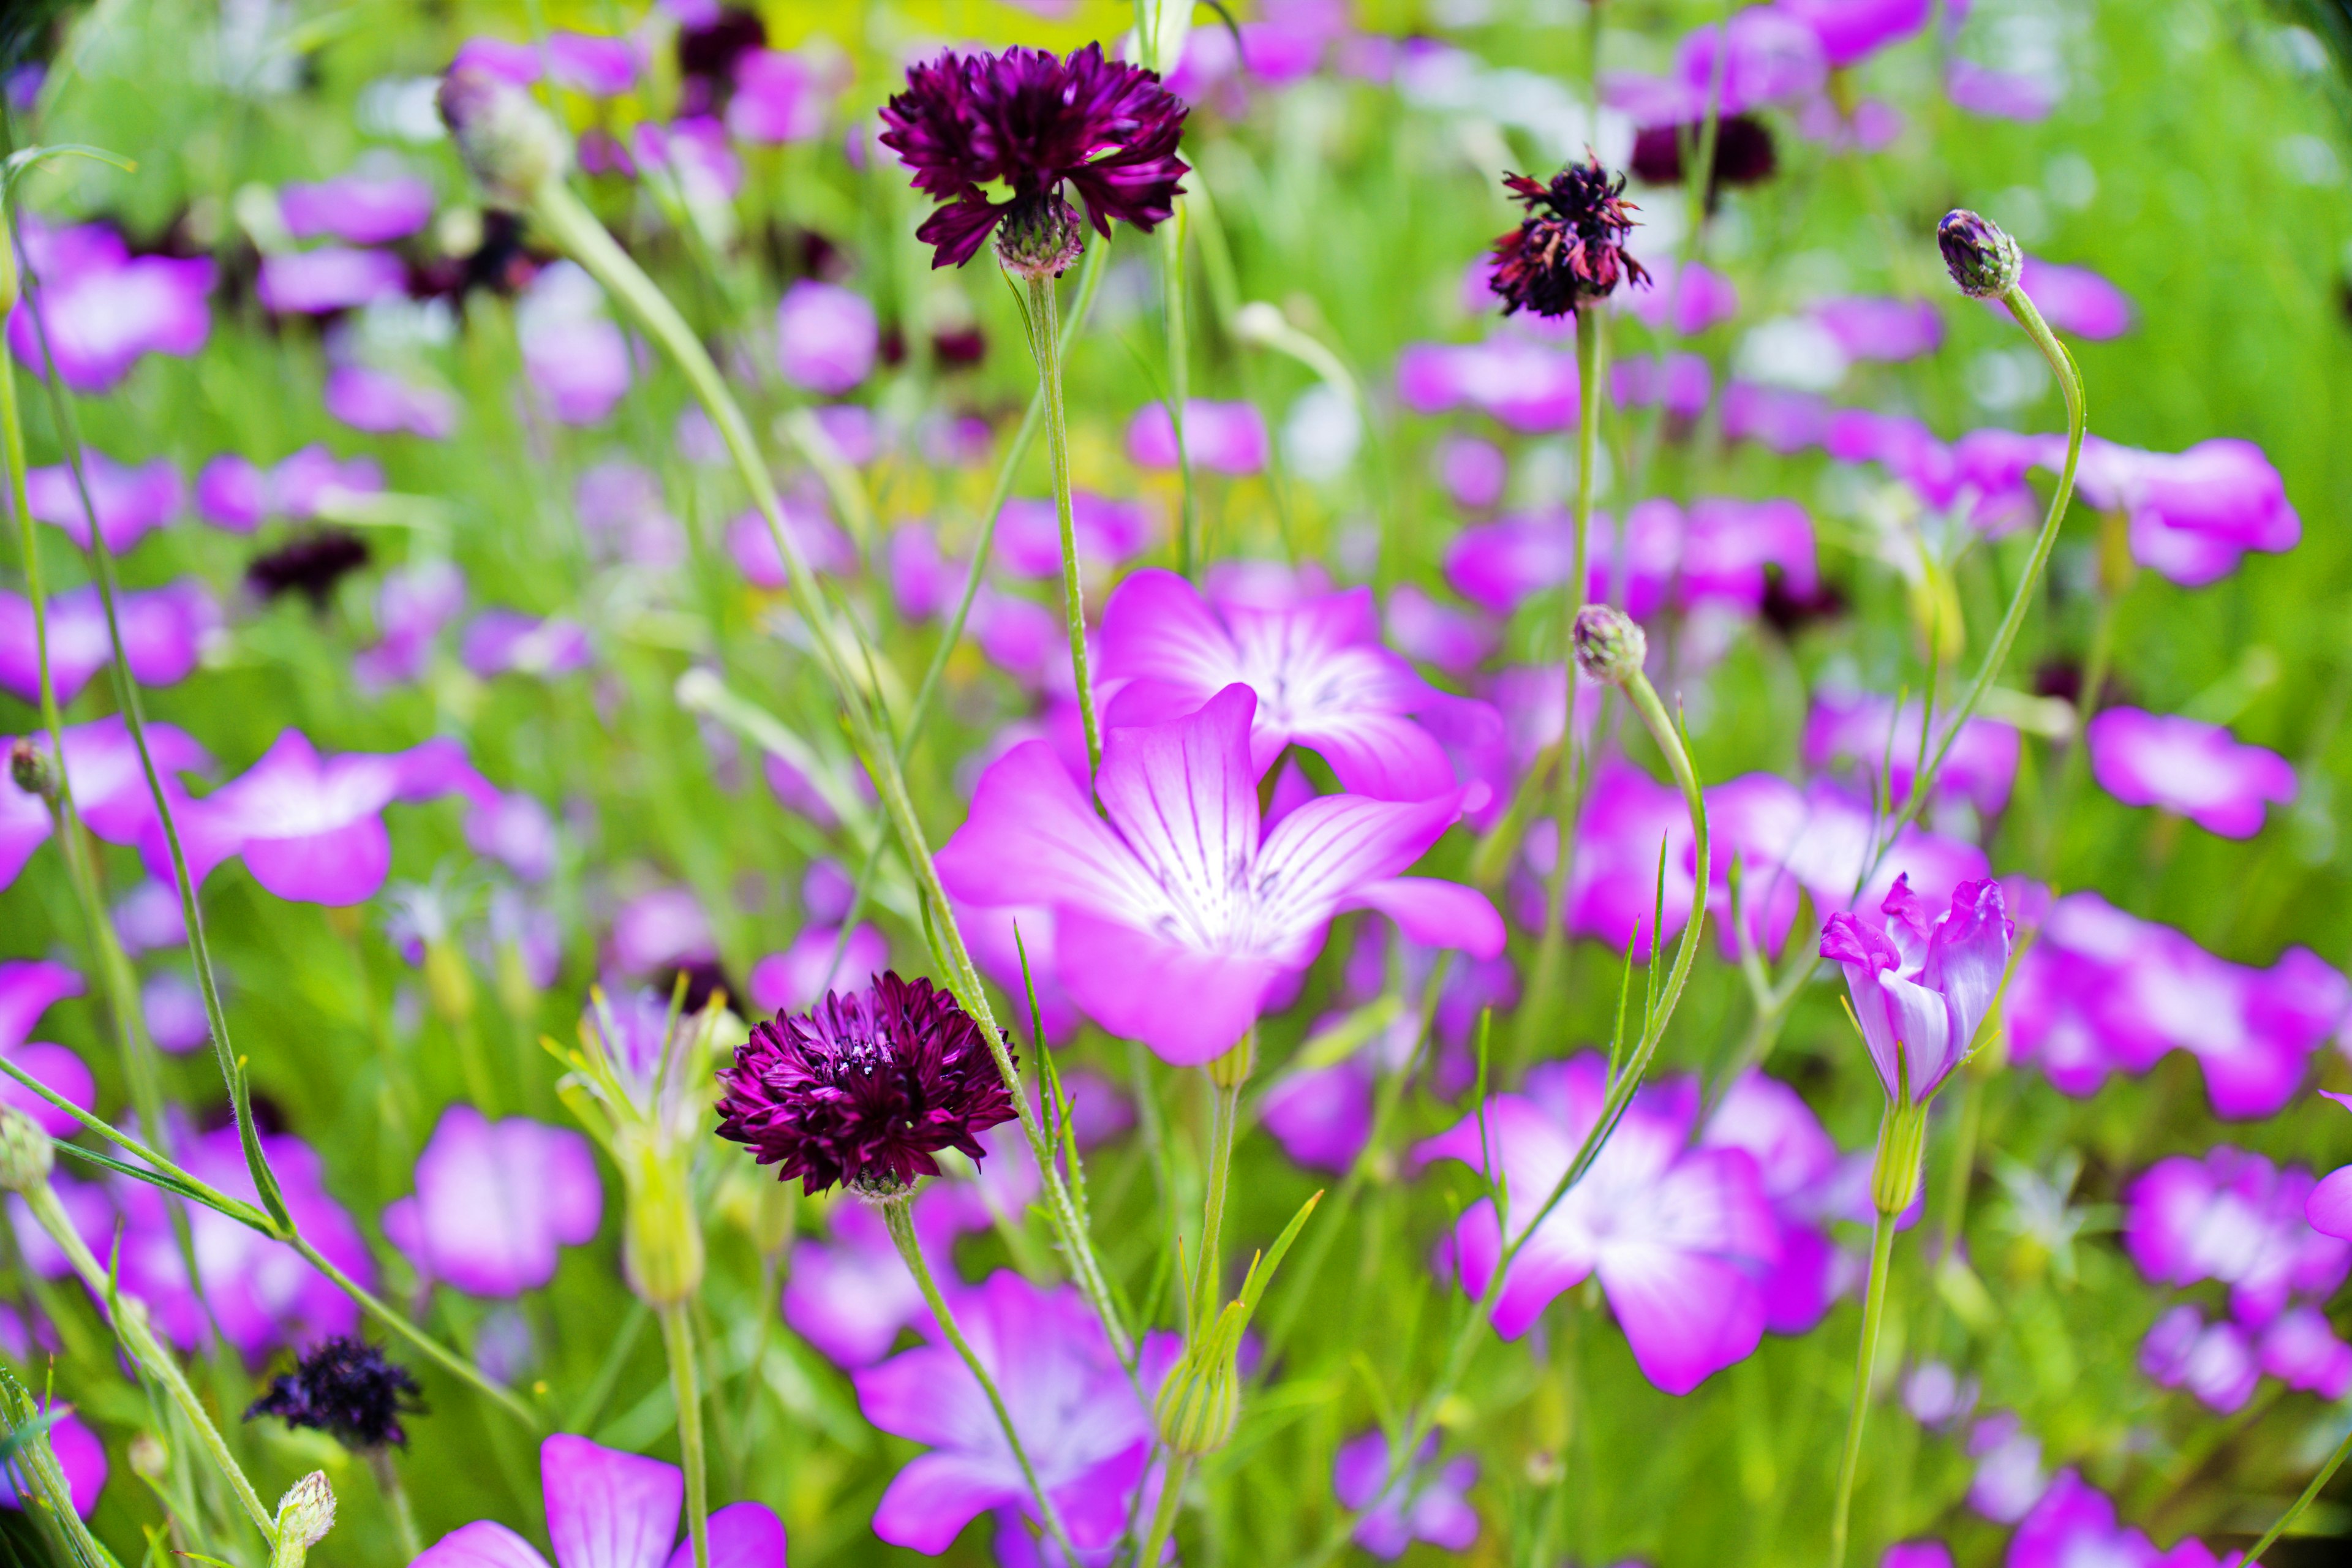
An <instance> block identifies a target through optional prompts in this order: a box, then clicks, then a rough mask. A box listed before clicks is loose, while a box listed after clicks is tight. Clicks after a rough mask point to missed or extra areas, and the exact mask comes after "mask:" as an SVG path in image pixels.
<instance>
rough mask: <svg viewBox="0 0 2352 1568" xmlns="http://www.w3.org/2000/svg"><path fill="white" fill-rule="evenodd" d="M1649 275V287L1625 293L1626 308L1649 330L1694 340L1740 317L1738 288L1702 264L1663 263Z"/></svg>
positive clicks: (1651, 270) (1651, 269) (1652, 269)
mask: <svg viewBox="0 0 2352 1568" xmlns="http://www.w3.org/2000/svg"><path fill="white" fill-rule="evenodd" d="M1650 273H1651V279H1650V286H1649V287H1648V288H1647V289H1637V290H1635V291H1634V292H1633V293H1631V294H1628V295H1627V296H1626V297H1625V308H1626V309H1627V310H1631V311H1633V317H1634V319H1635V320H1636V321H1640V322H1641V323H1642V324H1643V326H1646V327H1648V328H1649V329H1650V330H1651V331H1657V332H1667V331H1670V332H1673V333H1675V335H1676V336H1678V337H1685V338H1693V337H1696V336H1697V335H1698V334H1699V333H1701V332H1703V331H1706V330H1707V329H1708V328H1709V327H1713V326H1717V325H1720V324H1721V323H1723V322H1725V321H1730V320H1732V319H1733V318H1734V317H1736V316H1738V314H1739V290H1738V288H1736V287H1735V286H1734V285H1733V284H1732V281H1731V279H1728V278H1726V277H1725V276H1724V275H1723V274H1722V273H1720V272H1717V271H1716V270H1715V269H1714V268H1711V267H1708V266H1706V264H1705V263H1703V262H1696V261H1694V262H1692V263H1691V264H1690V265H1689V266H1687V267H1683V266H1679V265H1677V264H1676V263H1675V262H1673V261H1662V262H1660V263H1658V264H1657V265H1656V266H1655V267H1653V268H1650ZM1702 363H1703V362H1702Z"/></svg>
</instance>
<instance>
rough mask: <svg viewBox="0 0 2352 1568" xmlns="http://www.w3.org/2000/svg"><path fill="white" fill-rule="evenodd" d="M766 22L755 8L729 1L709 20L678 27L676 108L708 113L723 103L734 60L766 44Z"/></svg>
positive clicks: (729, 83) (684, 111)
mask: <svg viewBox="0 0 2352 1568" xmlns="http://www.w3.org/2000/svg"><path fill="white" fill-rule="evenodd" d="M767 43H768V27H767V24H766V23H764V22H762V21H761V20H760V16H759V13H758V12H756V11H746V10H743V9H742V8H740V6H734V5H730V6H728V7H727V8H726V9H725V10H722V11H720V12H719V15H718V16H716V17H714V18H712V19H711V20H710V21H709V22H708V23H706V24H704V25H703V26H698V27H680V28H679V29H678V30H677V74H678V76H679V77H680V79H681V80H680V82H679V95H680V100H681V101H680V103H679V106H678V107H679V111H680V112H681V113H687V114H709V113H710V112H711V111H712V110H716V109H719V108H720V107H722V106H723V105H724V103H725V100H726V97H727V94H728V91H729V89H731V88H732V87H733V86H734V83H735V62H736V61H738V60H740V59H741V58H743V57H744V56H745V55H748V54H750V53H751V51H752V50H754V49H760V48H765V47H767Z"/></svg>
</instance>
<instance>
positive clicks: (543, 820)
mask: <svg viewBox="0 0 2352 1568" xmlns="http://www.w3.org/2000/svg"><path fill="white" fill-rule="evenodd" d="M466 847H467V848H468V849H471V850H472V851H473V852H474V853H475V854H477V855H482V856H487V857H488V858H490V859H493V860H496V861H498V862H499V864H500V865H502V866H504V867H505V868H507V869H508V870H509V871H511V872H513V873H514V874H515V876H516V877H517V878H519V879H521V880H522V881H525V882H544V881H545V880H547V879H548V876H549V874H550V873H551V872H552V871H553V870H554V869H555V855H556V838H555V818H554V816H552V815H551V814H550V812H549V811H548V809H547V807H545V806H543V805H541V804H540V803H539V802H538V800H537V799H535V798H534V797H532V796H530V795H525V794H523V793H522V792H521V791H520V790H515V791H512V792H503V791H497V790H492V791H490V792H488V793H487V794H483V793H477V794H476V795H475V797H474V799H473V800H472V802H471V804H470V805H468V806H467V811H466Z"/></svg>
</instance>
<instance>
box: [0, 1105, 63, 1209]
mask: <svg viewBox="0 0 2352 1568" xmlns="http://www.w3.org/2000/svg"><path fill="white" fill-rule="evenodd" d="M57 1159H58V1151H57V1145H55V1144H54V1143H52V1142H49V1135H48V1134H47V1133H46V1132H44V1131H41V1129H40V1126H39V1124H38V1123H37V1122H35V1121H34V1120H33V1119H32V1118H31V1117H29V1116H27V1115H26V1114H25V1113H24V1112H23V1111H21V1110H17V1109H16V1107H15V1106H13V1105H12V1106H5V1107H0V1187H5V1189H7V1190H8V1191H9V1192H12V1193H21V1192H26V1191H28V1190H30V1189H31V1188H34V1187H37V1186H39V1185H40V1184H42V1183H44V1182H46V1181H47V1180H48V1179H49V1169H50V1167H51V1166H53V1165H55V1164H56V1163H57Z"/></svg>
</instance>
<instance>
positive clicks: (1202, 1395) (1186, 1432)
mask: <svg viewBox="0 0 2352 1568" xmlns="http://www.w3.org/2000/svg"><path fill="white" fill-rule="evenodd" d="M1226 1337H1227V1336H1225V1335H1223V1334H1212V1335H1210V1336H1209V1342H1207V1343H1206V1344H1203V1345H1200V1346H1197V1347H1194V1348H1192V1349H1188V1350H1187V1351H1186V1352H1184V1357H1183V1359H1182V1360H1181V1361H1179V1362H1178V1363H1176V1365H1175V1367H1174V1368H1173V1369H1172V1370H1171V1371H1170V1373H1168V1380H1167V1381H1166V1382H1165V1383H1163V1384H1160V1398H1159V1401H1158V1403H1157V1405H1155V1407H1154V1409H1153V1411H1152V1415H1153V1417H1154V1419H1156V1420H1157V1421H1158V1422H1159V1424H1160V1441H1161V1442H1163V1443H1165V1444H1167V1445H1168V1447H1170V1448H1171V1449H1173V1450H1174V1451H1175V1452H1177V1453H1179V1454H1185V1455H1191V1456H1194V1457H1198V1456H1199V1455H1202V1454H1208V1453H1213V1452H1215V1451H1216V1450H1217V1449H1219V1448H1222V1447H1224V1446H1225V1442H1226V1440H1227V1439H1228V1438H1230V1437H1232V1436H1233V1435H1234V1421H1235V1420H1236V1419H1237V1418H1238V1417H1239V1416H1240V1415H1241V1409H1242V1374H1241V1368H1240V1367H1239V1366H1238V1365H1236V1364H1235V1359H1234V1348H1233V1347H1232V1346H1230V1345H1225V1344H1222V1343H1221V1342H1222V1341H1224V1340H1225V1339H1226Z"/></svg>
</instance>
